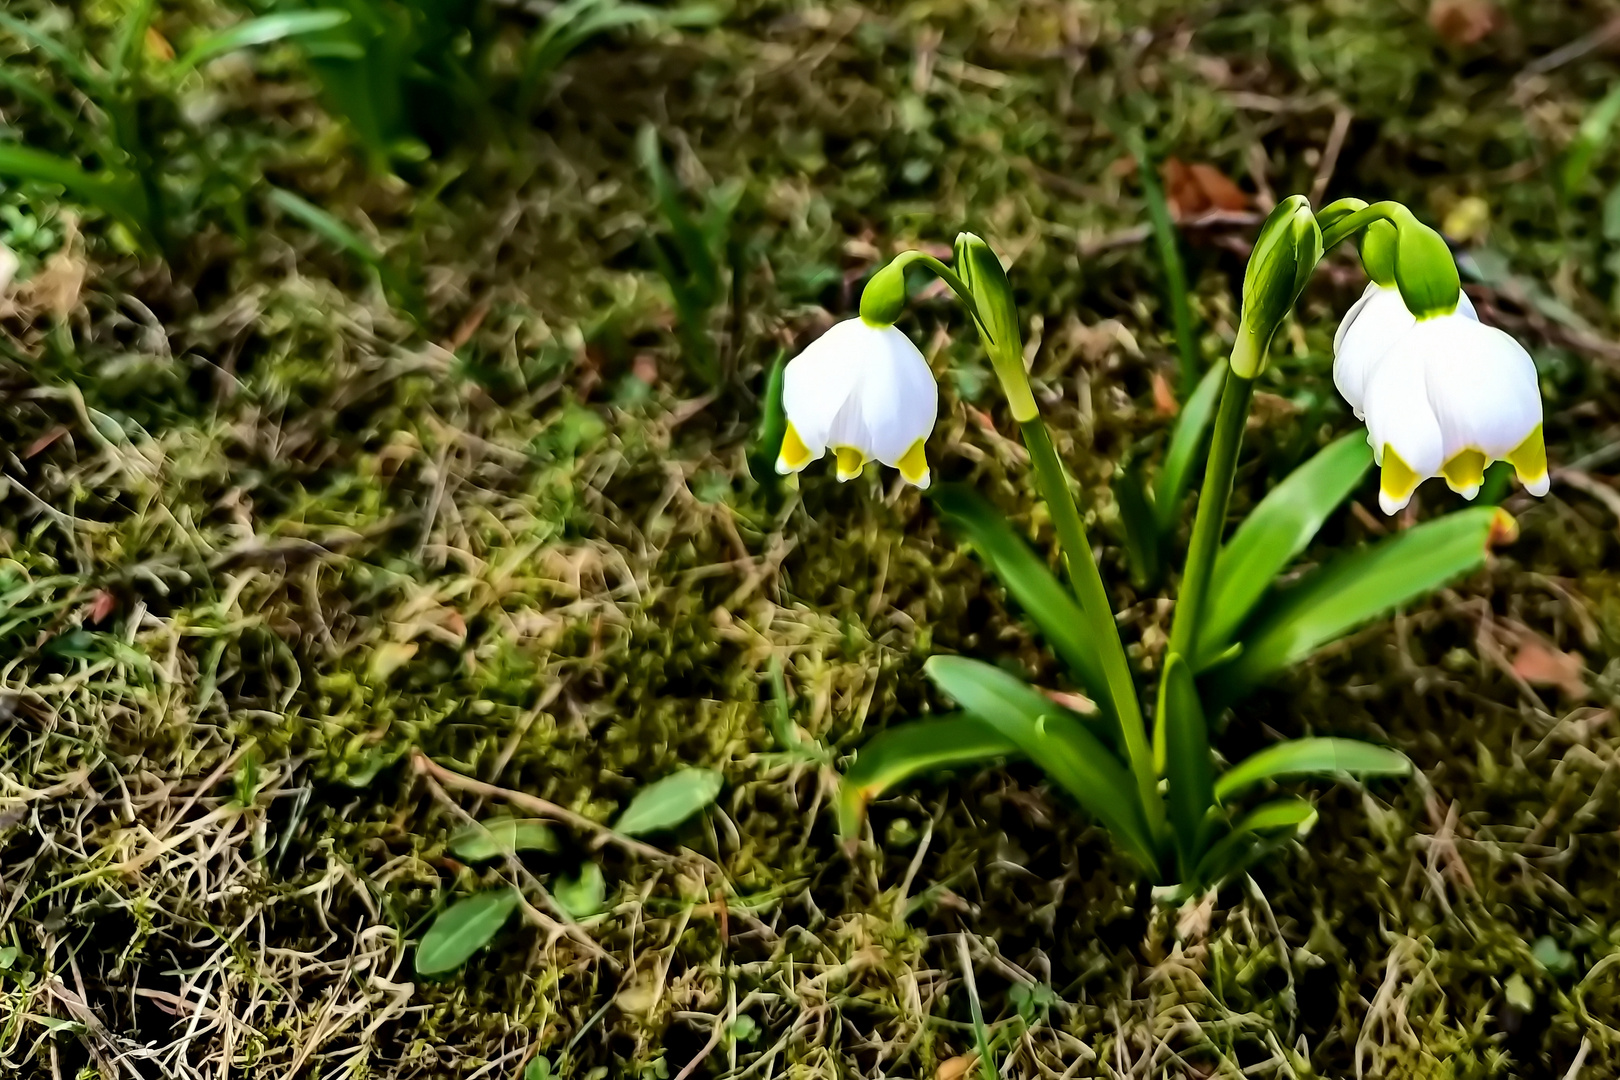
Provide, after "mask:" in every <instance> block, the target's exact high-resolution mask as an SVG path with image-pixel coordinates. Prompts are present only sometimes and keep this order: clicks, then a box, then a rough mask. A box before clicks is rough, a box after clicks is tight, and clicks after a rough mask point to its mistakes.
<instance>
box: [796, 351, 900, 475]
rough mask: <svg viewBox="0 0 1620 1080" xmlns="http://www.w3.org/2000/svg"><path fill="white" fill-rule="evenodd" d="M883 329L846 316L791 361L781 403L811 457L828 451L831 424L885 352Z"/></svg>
mask: <svg viewBox="0 0 1620 1080" xmlns="http://www.w3.org/2000/svg"><path fill="white" fill-rule="evenodd" d="M887 329H889V330H893V329H894V328H893V327H888V328H887ZM895 333H899V331H898V330H896V331H895ZM884 334H885V331H884V330H883V329H879V328H878V327H874V326H869V325H867V324H866V323H865V322H862V321H861V320H860V319H846V320H845V321H843V322H841V323H837V324H835V325H834V326H833V327H832V329H830V330H828V331H827V332H826V333H825V334H822V335H821V336H820V337H819V338H817V339H816V340H815V341H812V342H811V343H810V344H809V345H808V346H806V347H805V350H804V351H803V352H801V353H800V354H799V355H798V356H795V357H794V358H793V359H792V360H790V361H789V362H788V366H787V370H786V371H785V372H783V377H782V408H783V411H784V412H786V413H787V418H788V422H789V423H791V424H792V425H793V427H794V429H795V430H797V431H798V433H799V438H801V439H803V440H804V445H805V447H806V448H807V449H808V450H809V451H810V454H811V457H813V458H818V457H820V456H821V455H822V454H823V453H824V452H826V449H827V446H828V444H829V442H830V436H831V435H832V429H833V424H834V423H835V422H836V421H837V419H838V416H839V414H840V413H841V412H843V411H844V409H845V407H846V405H848V403H849V401H850V398H851V397H852V395H853V394H854V391H855V387H856V385H857V384H858V383H859V382H860V380H861V377H862V374H863V373H864V372H865V371H866V369H867V368H868V367H869V366H870V364H871V363H872V360H873V357H874V356H881V355H882V354H883V353H884V352H885V351H886V347H887V346H886V343H885V340H884ZM902 336H904V335H902Z"/></svg>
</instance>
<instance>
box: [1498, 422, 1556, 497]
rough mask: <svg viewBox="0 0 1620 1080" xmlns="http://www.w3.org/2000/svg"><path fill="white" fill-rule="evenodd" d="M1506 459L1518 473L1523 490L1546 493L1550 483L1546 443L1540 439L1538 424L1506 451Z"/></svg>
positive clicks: (1536, 493)
mask: <svg viewBox="0 0 1620 1080" xmlns="http://www.w3.org/2000/svg"><path fill="white" fill-rule="evenodd" d="M1507 461H1508V464H1510V465H1512V466H1513V471H1514V472H1515V473H1517V474H1518V477H1519V483H1521V484H1523V485H1524V490H1526V491H1528V492H1529V493H1530V494H1532V495H1545V494H1547V489H1548V488H1549V487H1551V483H1550V482H1549V480H1548V478H1547V444H1546V443H1545V442H1544V441H1543V440H1542V436H1541V425H1540V424H1537V425H1536V430H1534V431H1532V432H1531V433H1530V434H1529V436H1528V437H1527V438H1526V439H1525V440H1524V442H1522V443H1520V444H1519V445H1518V446H1516V447H1514V448H1513V450H1512V451H1510V452H1509V453H1508V456H1507Z"/></svg>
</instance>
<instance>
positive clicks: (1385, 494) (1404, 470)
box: [1378, 443, 1423, 514]
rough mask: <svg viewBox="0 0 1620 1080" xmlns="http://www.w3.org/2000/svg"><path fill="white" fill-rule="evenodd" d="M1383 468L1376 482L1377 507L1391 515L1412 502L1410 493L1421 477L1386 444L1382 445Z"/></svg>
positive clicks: (1421, 480)
mask: <svg viewBox="0 0 1620 1080" xmlns="http://www.w3.org/2000/svg"><path fill="white" fill-rule="evenodd" d="M1383 464H1384V467H1383V472H1382V473H1381V474H1380V476H1379V481H1378V505H1379V506H1381V507H1383V510H1384V513H1386V514H1393V513H1395V512H1396V511H1398V510H1401V509H1403V508H1404V507H1405V506H1406V504H1407V503H1409V502H1411V501H1412V492H1414V491H1416V490H1417V486H1418V485H1419V484H1420V483H1422V482H1423V477H1421V476H1419V475H1418V474H1417V473H1416V472H1415V471H1413V469H1412V466H1410V465H1408V464H1407V463H1406V462H1404V461H1402V460H1401V455H1399V454H1397V453H1396V452H1395V448H1394V447H1393V446H1390V445H1389V444H1388V443H1385V444H1384V463H1383Z"/></svg>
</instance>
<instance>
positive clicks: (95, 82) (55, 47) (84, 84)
mask: <svg viewBox="0 0 1620 1080" xmlns="http://www.w3.org/2000/svg"><path fill="white" fill-rule="evenodd" d="M0 29H4V30H10V31H11V32H12V33H13V34H16V35H17V36H18V37H20V38H22V39H23V40H24V41H26V42H28V43H29V44H30V45H32V46H34V47H35V48H36V49H38V50H39V51H40V52H42V53H44V54H45V55H46V56H49V57H50V58H51V59H52V60H55V61H56V62H57V63H58V64H61V65H62V70H64V71H66V72H67V73H68V76H69V77H70V78H72V79H73V80H74V81H75V82H77V83H78V84H79V88H80V89H81V90H84V91H85V92H86V93H89V94H90V96H92V97H95V96H98V95H100V94H101V93H103V92H104V91H105V90H106V89H107V79H106V77H105V76H103V75H100V74H98V73H96V72H92V71H91V70H90V69H89V68H88V67H86V66H85V65H84V62H83V61H81V60H80V59H79V54H78V52H77V50H74V49H70V48H68V47H67V46H66V45H64V44H62V43H61V42H60V41H57V40H56V39H55V38H53V37H51V35H49V34H47V33H44V32H42V31H39V30H35V29H34V28H33V27H32V26H29V25H28V24H27V23H25V22H23V21H22V20H21V19H18V18H16V17H15V16H12V15H7V14H6V13H5V12H4V11H0Z"/></svg>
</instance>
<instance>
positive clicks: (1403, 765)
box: [1215, 738, 1412, 803]
mask: <svg viewBox="0 0 1620 1080" xmlns="http://www.w3.org/2000/svg"><path fill="white" fill-rule="evenodd" d="M1411 771H1412V762H1411V760H1410V759H1409V758H1408V757H1407V756H1406V755H1405V754H1403V753H1401V752H1400V751H1399V750H1392V749H1390V748H1389V747H1387V746H1375V745H1373V744H1372V743H1368V742H1362V741H1361V740H1359V739H1334V738H1310V739H1289V740H1287V741H1286V742H1280V743H1276V744H1275V745H1272V746H1268V747H1266V748H1265V749H1264V750H1262V751H1260V752H1259V753H1257V754H1254V755H1251V756H1250V757H1247V758H1244V759H1243V760H1242V761H1240V762H1238V764H1237V765H1236V766H1235V767H1233V768H1232V769H1230V770H1229V771H1227V772H1226V773H1224V774H1223V775H1222V776H1221V778H1220V779H1219V780H1217V781H1215V799H1216V801H1218V802H1221V803H1228V802H1231V801H1232V800H1233V799H1235V798H1237V797H1238V796H1240V795H1242V794H1244V793H1245V792H1247V791H1249V790H1250V789H1252V788H1254V787H1255V786H1257V785H1259V784H1263V783H1266V782H1267V781H1270V780H1282V779H1287V778H1290V777H1298V776H1336V775H1350V776H1405V775H1407V774H1408V773H1410V772H1411Z"/></svg>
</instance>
